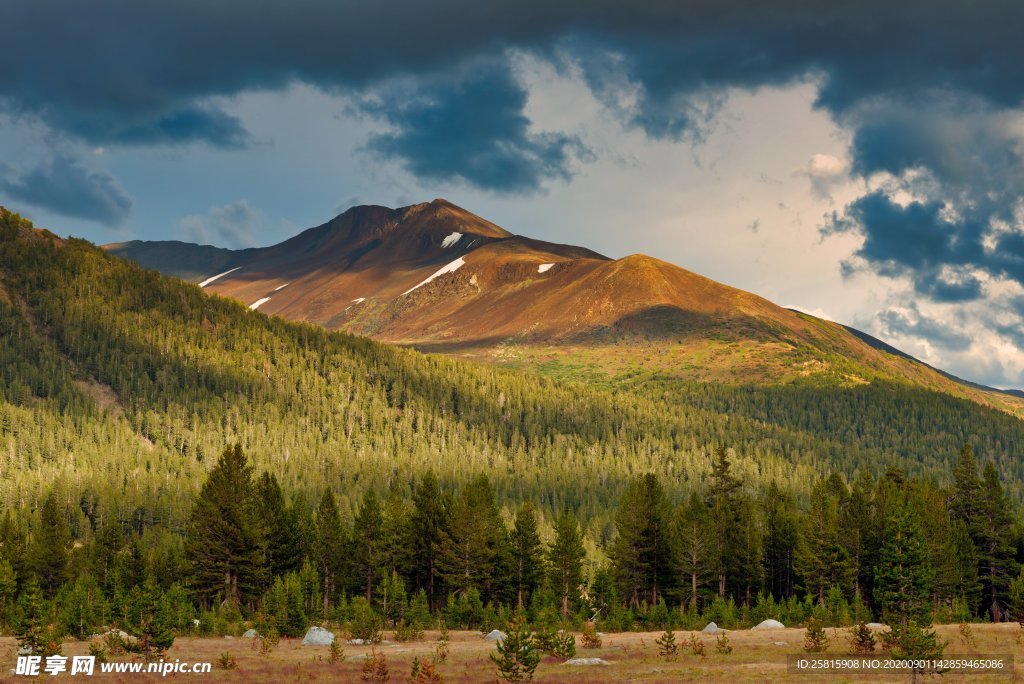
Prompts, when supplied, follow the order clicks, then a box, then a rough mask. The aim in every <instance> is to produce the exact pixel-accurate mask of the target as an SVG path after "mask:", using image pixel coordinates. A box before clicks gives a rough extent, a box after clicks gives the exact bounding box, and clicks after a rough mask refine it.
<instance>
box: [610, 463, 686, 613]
mask: <svg viewBox="0 0 1024 684" xmlns="http://www.w3.org/2000/svg"><path fill="white" fill-rule="evenodd" d="M668 520H669V514H668V501H667V499H666V497H665V491H664V490H663V489H662V487H661V483H660V482H659V481H658V478H657V476H656V475H654V474H647V475H644V476H643V477H641V478H639V479H638V480H634V481H633V482H632V483H630V486H629V489H628V490H627V491H626V494H625V495H624V496H623V497H622V500H621V502H620V504H619V510H618V513H617V515H616V516H615V529H616V537H615V539H614V540H613V542H612V545H611V547H610V548H609V550H608V556H609V557H610V558H611V560H612V563H613V566H614V568H615V572H616V575H617V578H618V582H619V585H620V587H621V589H622V592H623V594H624V595H625V596H627V597H628V599H629V604H630V605H631V606H633V607H636V606H639V605H640V603H641V602H642V601H646V602H648V603H649V604H650V605H655V604H657V602H658V597H659V596H661V593H662V591H663V590H665V589H666V588H670V587H671V584H672V582H671V565H672V553H671V550H670V548H669V525H668Z"/></svg>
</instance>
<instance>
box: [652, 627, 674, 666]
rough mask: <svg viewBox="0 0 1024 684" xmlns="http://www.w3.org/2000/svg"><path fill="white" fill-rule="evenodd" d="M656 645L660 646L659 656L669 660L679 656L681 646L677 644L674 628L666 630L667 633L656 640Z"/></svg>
mask: <svg viewBox="0 0 1024 684" xmlns="http://www.w3.org/2000/svg"><path fill="white" fill-rule="evenodd" d="M654 643H655V644H657V646H658V655H660V656H661V657H662V658H665V659H667V660H670V659H673V658H675V657H676V656H677V655H679V644H678V643H677V642H676V634H675V632H673V631H672V626H671V625H669V627H668V628H667V629H666V630H665V633H664V634H662V635H661V636H660V637H658V638H657V639H655V640H654Z"/></svg>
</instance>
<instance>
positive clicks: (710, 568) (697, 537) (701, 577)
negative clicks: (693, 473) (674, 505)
mask: <svg viewBox="0 0 1024 684" xmlns="http://www.w3.org/2000/svg"><path fill="white" fill-rule="evenodd" d="M672 541H673V544H672V551H673V558H674V559H675V565H676V568H677V574H678V575H679V577H680V578H682V579H683V580H685V582H686V587H685V591H684V592H683V594H682V596H681V599H682V598H685V600H686V601H687V602H688V604H689V607H690V610H697V602H698V596H699V594H698V592H699V590H700V587H701V586H703V584H704V583H705V582H706V581H707V579H708V578H709V577H711V576H712V575H713V574H714V572H715V568H717V567H718V553H719V549H718V547H717V546H716V543H715V542H716V536H715V524H714V521H713V520H712V519H711V514H710V512H709V511H708V507H707V506H706V505H705V504H704V501H703V500H702V499H701V498H700V496H699V495H698V494H697V492H692V493H691V494H690V498H689V500H688V501H687V502H686V503H685V504H680V506H679V508H678V509H677V510H676V514H675V520H674V527H673V534H672Z"/></svg>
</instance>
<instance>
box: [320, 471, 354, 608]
mask: <svg viewBox="0 0 1024 684" xmlns="http://www.w3.org/2000/svg"><path fill="white" fill-rule="evenodd" d="M314 530H315V531H314V536H315V539H316V542H315V543H314V545H313V556H314V559H315V561H316V568H317V571H318V572H319V573H320V578H321V580H322V581H323V600H324V605H323V610H324V615H326V614H327V611H328V609H329V608H330V605H331V601H332V600H333V598H334V596H335V594H336V592H337V591H338V588H339V574H340V573H341V568H342V558H343V555H344V553H345V547H346V542H347V540H346V532H345V528H344V527H343V526H342V523H341V516H340V515H339V514H338V506H337V504H336V503H335V502H334V494H333V493H332V492H331V490H330V489H325V490H324V493H323V496H322V497H321V498H320V505H319V506H317V509H316V518H315V520H314Z"/></svg>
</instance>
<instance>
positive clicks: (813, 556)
mask: <svg viewBox="0 0 1024 684" xmlns="http://www.w3.org/2000/svg"><path fill="white" fill-rule="evenodd" d="M839 521H840V499H839V497H837V496H836V489H835V486H834V483H832V482H831V480H830V479H825V480H821V481H819V482H818V483H816V484H815V486H814V489H813V490H812V491H811V507H810V510H809V511H808V513H807V515H806V516H805V517H804V521H803V530H802V534H801V535H800V542H799V544H798V545H797V550H796V569H797V572H799V573H800V576H801V577H802V578H803V583H804V588H805V589H806V590H807V591H808V593H810V594H812V595H814V597H815V598H816V599H817V601H818V604H819V605H825V595H826V594H827V593H828V590H829V589H830V588H831V587H832V586H833V585H835V586H839V587H849V586H852V584H853V579H852V578H853V577H855V576H856V571H855V568H853V566H852V563H851V562H850V556H849V552H848V551H847V547H846V545H845V544H843V541H842V537H841V533H840V529H839Z"/></svg>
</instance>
